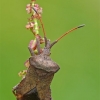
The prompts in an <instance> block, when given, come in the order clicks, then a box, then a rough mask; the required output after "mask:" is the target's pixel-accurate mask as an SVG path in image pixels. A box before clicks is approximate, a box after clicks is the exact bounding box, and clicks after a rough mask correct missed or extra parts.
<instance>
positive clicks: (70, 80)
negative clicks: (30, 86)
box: [0, 0, 100, 100]
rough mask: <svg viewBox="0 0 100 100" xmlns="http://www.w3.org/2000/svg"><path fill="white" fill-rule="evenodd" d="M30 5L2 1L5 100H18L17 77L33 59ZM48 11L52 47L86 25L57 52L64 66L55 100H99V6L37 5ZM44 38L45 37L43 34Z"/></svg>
mask: <svg viewBox="0 0 100 100" xmlns="http://www.w3.org/2000/svg"><path fill="white" fill-rule="evenodd" d="M29 2H30V0H8V1H6V0H0V100H15V97H14V95H13V94H12V87H13V86H15V85H16V84H17V83H18V82H19V81H20V80H21V78H20V77H19V76H18V75H17V73H18V72H19V71H21V70H23V69H25V67H24V62H25V61H26V59H28V58H29V57H30V54H29V51H28V49H27V46H28V43H29V41H30V40H31V39H34V37H33V35H32V33H31V32H30V31H28V30H26V29H25V25H26V23H27V18H28V16H29V15H28V14H26V11H25V7H26V4H27V3H29ZM37 3H38V4H40V6H42V7H43V15H42V20H43V23H44V26H45V30H46V34H47V37H48V38H50V39H51V40H52V41H54V40H55V39H57V38H58V37H59V36H61V35H62V34H63V33H65V32H66V31H68V30H69V29H71V28H73V27H74V26H77V25H80V24H86V26H85V27H84V28H81V29H78V30H76V31H74V32H73V33H70V34H68V35H67V36H66V37H64V38H63V39H62V40H61V41H59V42H58V43H57V44H56V45H55V46H54V47H53V48H52V51H51V57H52V59H53V60H54V61H55V62H57V63H58V64H59V65H60V68H61V69H60V70H59V72H58V73H57V74H55V78H54V80H53V82H52V85H51V88H52V97H53V100H99V99H100V88H99V86H100V84H99V72H100V70H99V54H100V52H99V33H100V31H99V29H100V1H99V0H37ZM40 34H41V35H42V36H43V33H42V30H40Z"/></svg>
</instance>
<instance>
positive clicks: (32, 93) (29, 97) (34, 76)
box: [13, 12, 84, 100]
mask: <svg viewBox="0 0 100 100" xmlns="http://www.w3.org/2000/svg"><path fill="white" fill-rule="evenodd" d="M36 13H37V12H36ZM37 14H38V13H37ZM40 22H41V25H42V28H43V31H44V26H43V24H42V21H41V19H40ZM83 26H84V25H80V26H78V27H75V28H73V29H71V30H70V31H68V32H66V33H65V34H64V35H62V36H61V37H60V38H58V39H57V40H56V41H54V42H53V43H50V40H49V39H47V38H46V35H45V31H44V40H45V47H44V49H43V52H42V53H41V48H40V41H39V38H37V36H36V42H37V50H38V54H37V55H36V54H35V53H34V51H33V50H32V49H31V48H30V47H28V49H29V51H30V54H31V57H30V58H29V63H30V66H29V68H28V70H27V73H26V75H25V77H24V78H23V79H22V80H21V82H20V83H19V84H18V85H17V86H15V87H14V88H13V93H14V94H15V96H16V98H17V100H51V90H50V84H51V82H52V79H53V77H54V74H55V73H56V72H57V71H58V70H59V66H58V64H57V63H55V62H54V61H53V60H52V59H51V58H50V49H51V47H52V46H53V45H54V44H55V43H57V42H58V41H59V40H60V39H61V38H62V37H64V36H65V35H66V34H68V33H69V32H71V31H73V30H76V29H77V28H80V27H83Z"/></svg>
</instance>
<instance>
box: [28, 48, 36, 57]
mask: <svg viewBox="0 0 100 100" xmlns="http://www.w3.org/2000/svg"><path fill="white" fill-rule="evenodd" d="M28 49H29V51H30V54H31V56H34V55H35V54H34V51H33V49H32V48H30V47H29V46H28Z"/></svg>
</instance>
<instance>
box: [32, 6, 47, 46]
mask: <svg viewBox="0 0 100 100" xmlns="http://www.w3.org/2000/svg"><path fill="white" fill-rule="evenodd" d="M33 10H34V11H35V12H36V14H37V15H38V17H39V20H40V23H41V26H42V30H43V33H44V40H45V47H46V45H47V38H46V32H45V29H44V25H43V22H42V19H41V18H40V16H39V14H38V12H37V11H36V10H35V8H34V7H33Z"/></svg>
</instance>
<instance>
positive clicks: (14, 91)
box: [12, 86, 17, 95]
mask: <svg viewBox="0 0 100 100" xmlns="http://www.w3.org/2000/svg"><path fill="white" fill-rule="evenodd" d="M16 88H17V86H14V87H13V89H12V92H13V94H14V95H16Z"/></svg>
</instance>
